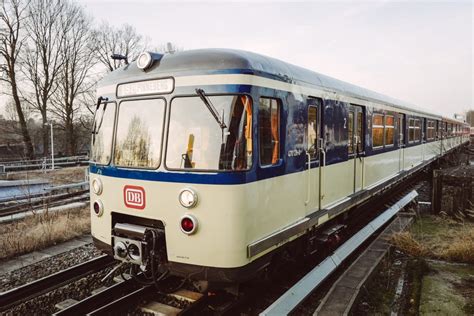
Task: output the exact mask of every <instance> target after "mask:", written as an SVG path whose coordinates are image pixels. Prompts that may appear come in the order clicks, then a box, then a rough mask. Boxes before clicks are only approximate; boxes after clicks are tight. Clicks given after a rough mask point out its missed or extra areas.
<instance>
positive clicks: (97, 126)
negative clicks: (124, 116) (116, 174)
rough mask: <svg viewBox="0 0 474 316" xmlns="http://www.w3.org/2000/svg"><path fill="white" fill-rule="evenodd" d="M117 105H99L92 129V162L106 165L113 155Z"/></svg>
mask: <svg viewBox="0 0 474 316" xmlns="http://www.w3.org/2000/svg"><path fill="white" fill-rule="evenodd" d="M114 119H115V103H102V104H99V106H98V107H97V110H96V112H95V116H94V125H93V127H92V150H91V161H93V162H96V163H99V164H103V165H106V164H108V163H109V162H110V158H111V155H112V137H113V133H114V132H113V131H114Z"/></svg>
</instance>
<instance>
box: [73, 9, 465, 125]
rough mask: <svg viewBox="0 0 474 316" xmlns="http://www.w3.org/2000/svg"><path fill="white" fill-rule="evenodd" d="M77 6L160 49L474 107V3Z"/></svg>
mask: <svg viewBox="0 0 474 316" xmlns="http://www.w3.org/2000/svg"><path fill="white" fill-rule="evenodd" d="M79 2H80V3H82V4H83V5H84V6H85V7H86V10H87V11H88V12H89V13H90V14H91V15H92V16H94V18H95V19H96V22H97V23H99V22H100V21H101V20H106V21H108V22H109V23H110V24H112V25H116V26H119V25H121V24H123V23H128V24H130V25H132V26H134V27H135V28H136V30H137V32H138V33H140V34H142V35H144V36H147V37H149V38H150V39H151V41H152V42H153V43H154V44H155V45H159V44H164V43H166V42H173V43H175V44H177V45H178V46H179V47H182V48H184V49H187V50H189V49H196V48H213V47H214V48H236V49H242V50H248V51H253V52H256V53H261V54H264V55H268V56H271V57H275V58H278V59H281V60H284V61H287V62H290V63H293V64H296V65H299V66H303V67H306V68H308V69H311V70H314V71H317V72H320V73H323V74H326V75H329V76H332V77H335V78H338V79H341V80H343V81H347V82H350V83H353V84H357V85H359V86H362V87H365V88H368V89H371V90H375V91H378V92H381V93H383V94H386V95H389V96H392V97H395V98H398V99H402V100H404V101H407V102H411V103H414V104H416V105H418V106H421V107H424V108H427V109H432V110H435V111H437V112H439V113H441V114H444V115H449V116H452V114H453V113H455V112H456V113H460V112H463V111H465V110H467V109H473V108H474V105H473V100H474V91H473V83H474V82H473V34H474V31H473V21H472V20H473V15H474V8H473V4H472V1H444V2H443V1H441V2H440V1H437V2H434V1H397V2H395V1H359V2H355V1H347V2H341V1H313V2H294V1H288V2H282V1H277V2H270V1H260V2H257V1H251V2H241V1H238V2H224V1H219V2H200V1H199V2H198V1H194V2H182V1H179V2H178V1H174V2H163V1H151V0H150V1H145V0H142V1H132V0H128V1H126V0H122V1H111V0H80V1H79Z"/></svg>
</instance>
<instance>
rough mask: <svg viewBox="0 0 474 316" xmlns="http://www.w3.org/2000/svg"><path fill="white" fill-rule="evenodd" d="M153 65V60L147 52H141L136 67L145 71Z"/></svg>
mask: <svg viewBox="0 0 474 316" xmlns="http://www.w3.org/2000/svg"><path fill="white" fill-rule="evenodd" d="M152 63H153V59H152V58H151V54H150V53H149V52H143V53H141V54H140V56H138V58H137V67H138V68H140V69H143V70H144V69H146V68H148V67H150V66H151V64H152Z"/></svg>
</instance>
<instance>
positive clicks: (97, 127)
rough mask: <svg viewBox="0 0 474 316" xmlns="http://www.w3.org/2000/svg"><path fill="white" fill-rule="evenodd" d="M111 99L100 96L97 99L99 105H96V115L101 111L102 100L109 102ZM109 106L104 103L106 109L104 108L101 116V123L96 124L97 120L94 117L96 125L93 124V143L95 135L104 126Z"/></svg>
mask: <svg viewBox="0 0 474 316" xmlns="http://www.w3.org/2000/svg"><path fill="white" fill-rule="evenodd" d="M108 100H109V99H108V98H103V97H99V98H98V99H97V106H96V109H95V115H97V114H98V111H99V108H100V105H101V104H102V102H107V101H108ZM106 108H107V103H104V109H103V110H102V116H101V117H100V122H99V124H96V120H95V118H94V125H93V126H92V135H94V136H93V137H92V143H95V135H97V134H98V133H99V130H100V127H101V126H102V122H103V121H104V114H105V109H106Z"/></svg>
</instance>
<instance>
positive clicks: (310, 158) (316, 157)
mask: <svg viewBox="0 0 474 316" xmlns="http://www.w3.org/2000/svg"><path fill="white" fill-rule="evenodd" d="M307 104H308V113H307V124H306V146H307V148H306V167H307V172H306V181H305V182H306V184H307V188H306V200H305V205H306V212H307V213H312V212H313V211H314V210H319V209H320V193H321V192H320V188H321V179H320V174H321V158H320V150H321V148H320V146H321V145H320V143H321V142H320V137H321V105H322V101H321V99H318V98H311V97H310V98H308V101H307Z"/></svg>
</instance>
